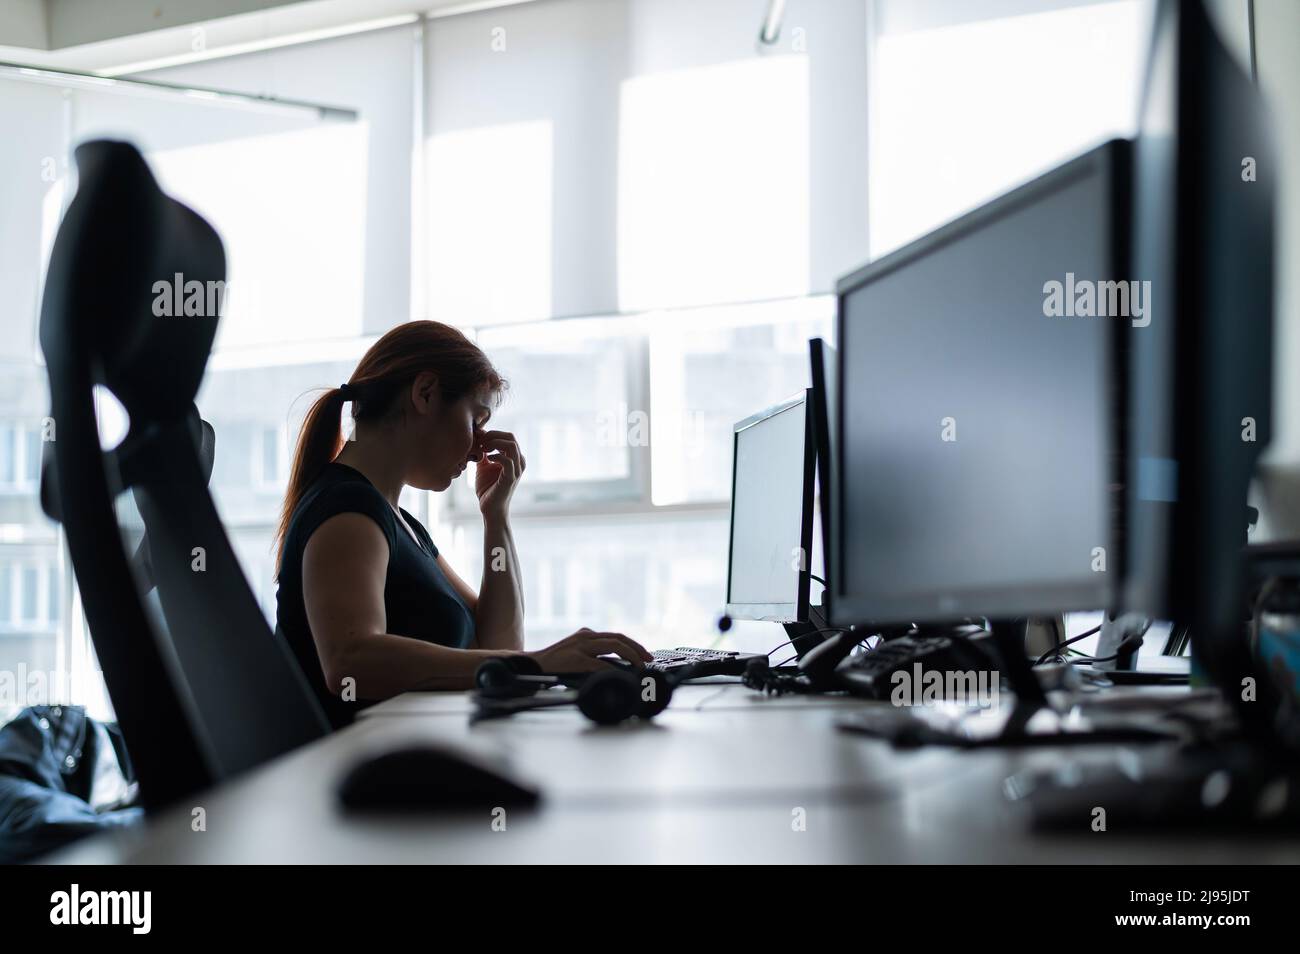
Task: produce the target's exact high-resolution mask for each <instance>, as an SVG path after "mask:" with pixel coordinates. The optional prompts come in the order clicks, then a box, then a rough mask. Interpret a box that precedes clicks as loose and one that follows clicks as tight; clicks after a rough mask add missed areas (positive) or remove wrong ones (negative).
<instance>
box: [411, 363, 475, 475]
mask: <svg viewBox="0 0 1300 954" xmlns="http://www.w3.org/2000/svg"><path fill="white" fill-rule="evenodd" d="M421 377H423V376H421ZM421 384H422V382H421V380H420V379H419V378H417V380H416V382H415V383H414V384H413V385H412V401H413V403H414V405H415V409H416V412H417V413H416V415H415V418H414V424H415V427H414V431H415V433H413V434H412V435H411V437H412V438H413V440H414V441H415V445H416V454H415V455H414V460H413V462H412V464H413V466H412V472H411V474H410V475H409V478H408V479H407V481H406V482H407V483H408V484H410V485H411V486H413V487H418V488H419V489H420V490H446V489H447V488H448V487H450V486H451V483H452V481H454V480H455V479H456V478H457V477H459V476H460V475H461V474H463V473H464V472H465V467H466V465H467V464H468V463H469V462H470V461H472V460H478V458H479V456H480V454H481V446H480V445H481V442H482V440H483V429H484V428H485V427H486V425H487V422H488V418H490V417H491V416H492V408H491V407H490V406H489V405H488V403H487V395H483V394H469V395H465V396H464V397H461V398H458V399H457V400H455V401H447V400H445V399H444V398H443V397H442V393H441V391H440V390H439V389H438V387H437V382H436V379H432V380H431V381H430V382H428V383H427V385H426V386H425V387H424V388H423V389H422V388H421Z"/></svg>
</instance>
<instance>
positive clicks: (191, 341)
mask: <svg viewBox="0 0 1300 954" xmlns="http://www.w3.org/2000/svg"><path fill="white" fill-rule="evenodd" d="M76 160H77V175H78V185H77V192H76V195H75V197H74V198H73V200H72V202H71V204H70V205H69V207H68V211H67V214H66V215H65V216H64V220H63V223H62V225H61V226H60V228H59V233H58V237H57V239H56V240H55V243H54V249H53V252H52V254H51V256H50V265H49V270H48V273H47V275H46V282H45V297H44V302H43V305H42V309H41V328H40V337H41V348H42V350H43V351H44V352H45V356H46V361H47V363H48V364H49V367H50V374H51V376H56V375H57V374H59V373H60V370H61V369H62V368H65V367H85V366H86V365H87V364H88V365H89V366H90V367H91V368H93V369H94V371H95V374H96V377H97V380H99V382H100V383H102V384H104V385H105V386H106V387H108V388H109V389H110V390H111V391H112V392H113V393H114V394H115V395H117V397H118V400H120V401H121V402H122V404H123V406H124V407H125V408H126V410H127V413H128V414H129V415H130V416H131V420H132V427H133V428H135V427H136V426H140V425H144V424H147V423H149V422H154V421H169V420H175V419H176V417H178V416H180V415H184V414H186V413H188V410H189V408H190V407H191V405H192V402H193V400H194V396H195V394H197V393H198V389H199V384H200V383H201V381H202V380H203V372H204V369H205V367H206V366H207V361H208V355H209V353H210V352H211V349H212V342H213V339H214V338H215V337H216V331H217V321H218V317H219V316H218V315H217V314H208V313H207V311H208V309H207V307H206V306H207V303H208V301H209V300H210V299H211V298H214V297H215V296H213V295H211V294H210V292H212V291H215V292H216V294H218V295H220V294H222V293H223V292H224V280H225V273H226V258H225V252H224V250H223V248H222V245H221V239H220V238H219V237H218V236H217V233H216V232H215V231H214V230H213V228H212V226H210V225H208V223H207V222H205V221H204V220H203V219H202V218H201V217H200V216H199V215H198V214H197V213H195V212H194V211H193V210H191V209H189V208H187V207H186V206H184V205H182V204H181V203H180V202H177V201H176V200H175V199H172V198H170V197H168V196H167V195H165V194H164V193H163V191H162V190H161V189H160V188H159V187H158V183H157V182H156V181H155V179H154V177H153V175H152V173H150V171H149V167H148V166H147V165H146V163H145V161H144V158H143V157H142V156H141V155H140V153H139V151H138V150H136V148H135V147H134V146H132V145H130V144H129V143H125V142H114V141H110V140H95V141H91V142H87V143H84V144H83V145H81V146H78V147H77V150H76ZM218 283H219V284H218ZM191 293H197V294H199V298H197V299H195V297H194V295H193V294H191ZM164 295H165V299H164V298H162V296H164ZM178 300H180V301H182V302H185V301H189V302H191V303H196V304H198V305H199V310H200V311H201V313H198V314H195V313H193V312H194V309H186V308H182V313H181V314H180V315H175V314H171V313H170V312H173V311H174V310H175V309H174V308H169V307H163V308H159V303H160V301H164V302H165V304H167V305H174V304H175V302H176V301H178ZM159 311H162V312H164V313H163V314H159V313H158V312H159ZM186 311H189V312H190V313H189V314H186V313H185V312H186Z"/></svg>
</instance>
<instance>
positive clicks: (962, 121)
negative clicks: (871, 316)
mask: <svg viewBox="0 0 1300 954" xmlns="http://www.w3.org/2000/svg"><path fill="white" fill-rule="evenodd" d="M875 10H876V17H875V27H876V29H875V44H874V50H875V54H876V55H875V57H874V58H873V62H874V67H873V70H872V74H871V81H870V89H871V205H870V208H871V253H872V256H873V257H877V256H879V255H882V254H884V253H885V252H887V251H889V250H890V249H893V248H897V247H898V246H899V245H902V244H904V243H906V242H908V241H911V240H912V239H914V238H917V237H918V236H920V235H923V234H924V233H926V232H928V231H930V230H931V229H933V228H935V227H936V226H939V225H942V224H943V223H944V222H946V221H948V220H949V219H952V218H955V217H956V216H958V215H960V214H961V213H963V212H966V211H968V210H970V209H972V208H974V207H975V206H977V205H980V204H981V203H983V202H985V201H987V200H988V199H991V198H993V197H994V196H996V195H998V194H999V193H1001V192H1005V191H1006V190H1007V189H1010V188H1012V187H1014V186H1016V185H1019V184H1020V183H1021V182H1024V181H1026V180H1028V179H1030V178H1033V176H1035V175H1037V174H1039V173H1041V172H1045V171H1046V170H1047V169H1049V168H1051V167H1052V166H1054V165H1056V164H1058V163H1060V162H1061V161H1063V160H1065V159H1068V158H1069V157H1070V156H1072V155H1076V154H1078V153H1080V152H1083V151H1085V150H1086V149H1088V148H1089V147H1091V146H1093V145H1097V144H1099V143H1100V142H1102V141H1104V140H1106V139H1108V138H1111V137H1113V136H1127V135H1131V134H1132V133H1133V131H1134V129H1135V128H1136V121H1137V109H1138V97H1139V94H1140V90H1141V86H1142V65H1143V63H1144V61H1145V56H1146V48H1147V42H1148V36H1149V29H1150V17H1151V4H1150V3H1148V2H1147V0H1111V2H1095V0H1077V2H1071V0H1063V2H1053V3H1050V4H1046V5H1044V4H1041V3H1031V2H1027V0H1009V2H997V3H993V2H989V0H971V2H962V3H954V2H949V0H927V2H921V3H918V2H916V0H875ZM936 64H942V68H941V69H936Z"/></svg>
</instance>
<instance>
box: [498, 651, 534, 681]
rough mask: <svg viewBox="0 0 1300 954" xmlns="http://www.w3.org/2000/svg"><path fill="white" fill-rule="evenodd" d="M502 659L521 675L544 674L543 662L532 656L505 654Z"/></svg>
mask: <svg viewBox="0 0 1300 954" xmlns="http://www.w3.org/2000/svg"><path fill="white" fill-rule="evenodd" d="M502 661H503V662H505V664H506V665H507V666H509V667H510V668H511V669H513V670H514V671H515V672H516V673H518V674H519V675H521V676H540V675H541V674H542V664H541V663H539V662H538V661H537V660H536V659H534V658H533V657H532V656H522V655H520V656H505V657H503V658H502Z"/></svg>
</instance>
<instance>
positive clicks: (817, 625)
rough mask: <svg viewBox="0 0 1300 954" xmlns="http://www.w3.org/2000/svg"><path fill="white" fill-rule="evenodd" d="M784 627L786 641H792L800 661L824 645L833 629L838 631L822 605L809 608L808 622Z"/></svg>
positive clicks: (816, 604)
mask: <svg viewBox="0 0 1300 954" xmlns="http://www.w3.org/2000/svg"><path fill="white" fill-rule="evenodd" d="M782 625H783V626H784V627H785V636H786V639H788V640H790V645H791V646H792V647H793V648H794V651H795V652H796V653H798V655H799V658H800V659H802V658H803V657H804V656H805V655H807V653H808V651H809V650H811V649H813V648H814V647H816V646H820V645H821V644H822V643H824V642H825V641H826V640H827V639H828V638H829V637H830V635H831V630H832V629H838V627H832V626H831V622H830V620H829V619H828V618H827V616H826V610H825V607H823V606H822V605H821V604H820V603H813V604H812V605H811V606H809V607H808V619H807V620H806V621H800V622H794V623H783V624H782Z"/></svg>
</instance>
